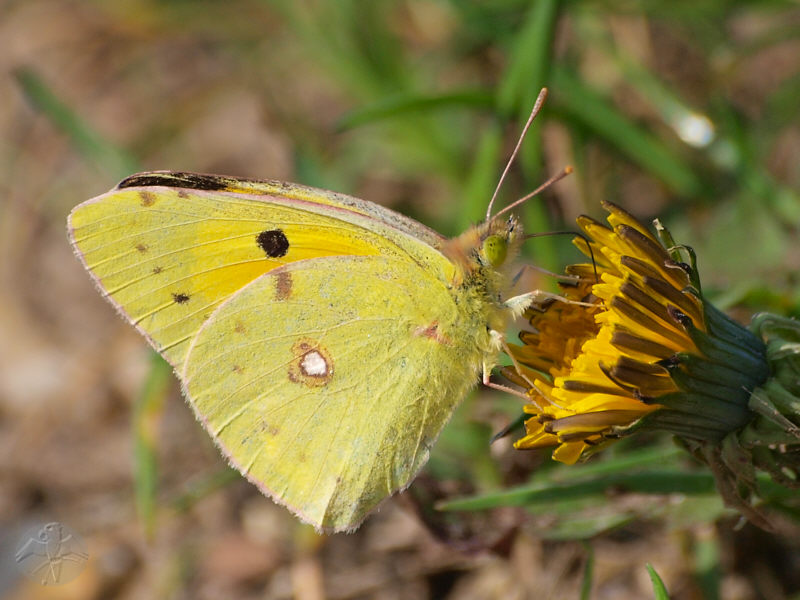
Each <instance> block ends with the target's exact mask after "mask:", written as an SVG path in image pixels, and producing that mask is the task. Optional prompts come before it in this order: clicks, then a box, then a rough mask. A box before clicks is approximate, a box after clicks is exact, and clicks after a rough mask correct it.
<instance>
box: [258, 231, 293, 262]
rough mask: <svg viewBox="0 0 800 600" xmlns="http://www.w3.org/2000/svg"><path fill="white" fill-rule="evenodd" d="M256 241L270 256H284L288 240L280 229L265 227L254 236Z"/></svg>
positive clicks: (287, 248) (287, 249) (287, 247)
mask: <svg viewBox="0 0 800 600" xmlns="http://www.w3.org/2000/svg"><path fill="white" fill-rule="evenodd" d="M256 243H257V244H258V245H259V247H260V248H261V249H262V250H263V251H264V252H265V253H266V255H267V256H269V257H270V258H280V257H281V256H286V253H287V252H288V251H289V240H288V239H286V234H285V233H283V231H281V230H280V229H267V230H264V231H262V232H261V233H259V234H258V235H257V236H256Z"/></svg>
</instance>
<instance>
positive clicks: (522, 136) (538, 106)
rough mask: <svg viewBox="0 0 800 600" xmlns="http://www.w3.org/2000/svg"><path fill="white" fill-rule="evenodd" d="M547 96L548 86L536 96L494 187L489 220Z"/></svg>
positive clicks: (488, 209)
mask: <svg viewBox="0 0 800 600" xmlns="http://www.w3.org/2000/svg"><path fill="white" fill-rule="evenodd" d="M546 98H547V88H542V91H540V92H539V95H538V96H537V97H536V102H534V104H533V110H531V116H530V117H528V122H527V123H525V127H523V128H522V133H521V134H520V136H519V139H518V140H517V145H516V147H515V148H514V152H512V153H511V157H510V158H509V159H508V162H507V163H506V168H505V169H503V174H502V175H500V181H498V182H497V187H495V188H494V194H492V199H491V200H489V206H488V207H487V208H486V220H487V221H488V220H489V217H491V215H492V206H494V201H495V199H496V198H497V194H498V193H499V192H500V188H501V187H502V185H503V182H504V181H505V179H506V175H507V174H508V171H509V169H510V168H511V165H512V164H514V159H516V158H517V154H519V149H520V148H521V147H522V140H524V139H525V135H526V134H527V133H528V129H529V128H530V126H531V123H533V120H534V119H535V118H536V115H538V114H539V111H540V110H542V105H543V104H544V101H545V99H546Z"/></svg>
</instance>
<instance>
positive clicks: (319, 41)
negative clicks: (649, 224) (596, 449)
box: [0, 0, 800, 600]
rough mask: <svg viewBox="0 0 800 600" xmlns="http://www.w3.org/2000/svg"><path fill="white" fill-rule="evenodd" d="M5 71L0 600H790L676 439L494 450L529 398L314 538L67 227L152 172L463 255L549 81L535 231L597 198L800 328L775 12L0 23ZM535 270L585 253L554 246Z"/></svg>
mask: <svg viewBox="0 0 800 600" xmlns="http://www.w3.org/2000/svg"><path fill="white" fill-rule="evenodd" d="M0 68H1V69H2V79H0V596H3V597H8V598H19V599H22V598H25V599H29V598H62V599H72V598H75V599H78V598H80V599H95V598H97V599H100V598H115V599H116V598H119V599H139V598H175V599H181V598H198V599H205V598H243V599H251V598H253V599H255V598H299V599H303V600H306V599H321V598H331V599H349V598H380V599H384V598H385V599H395V598H459V599H460V600H463V599H469V598H476V599H477V598H504V599H509V600H510V599H514V598H577V597H583V598H598V599H599V598H651V597H654V592H653V589H652V586H651V584H650V580H649V576H648V572H647V570H646V565H647V564H651V565H652V566H653V567H654V568H655V569H656V571H657V572H658V573H659V574H660V576H661V577H662V579H663V580H664V582H665V584H666V585H667V587H668V588H669V590H670V593H671V594H672V597H673V598H687V599H694V598H725V599H728V598H731V599H755V598H768V599H773V598H775V599H778V598H798V597H800V541H798V539H797V538H796V537H792V536H791V535H788V534H787V535H772V534H767V533H765V532H763V531H760V530H758V529H756V528H754V527H752V526H750V525H748V524H743V523H741V522H739V520H738V517H737V515H736V514H734V513H732V512H731V511H728V510H726V509H724V507H723V506H722V504H721V502H720V500H719V498H718V497H717V496H716V494H715V492H714V487H713V480H712V479H711V477H710V475H709V474H708V473H707V472H706V471H705V470H704V469H703V468H701V467H700V466H698V465H696V464H695V463H693V461H692V460H691V458H690V457H688V455H686V454H684V453H682V452H680V451H679V450H677V449H676V448H675V447H674V446H673V445H672V443H671V442H670V440H669V439H661V438H656V437H654V438H652V439H648V440H644V441H643V440H642V438H641V437H639V438H637V442H636V444H635V445H632V444H626V443H624V442H623V443H619V444H617V445H616V446H614V447H612V448H611V449H609V450H608V451H606V452H605V453H603V454H601V455H599V456H597V457H595V458H594V459H592V460H591V461H589V462H588V463H587V464H585V465H578V466H575V467H563V466H561V465H556V464H554V463H553V462H552V461H551V460H550V458H549V453H548V452H542V453H520V452H516V451H514V450H513V449H512V448H511V442H512V441H513V438H514V436H512V437H511V438H509V439H503V440H500V441H498V442H496V443H495V444H493V445H492V446H491V447H490V445H489V439H490V438H491V436H492V435H493V433H495V432H497V431H499V430H500V429H502V428H503V427H504V426H506V425H507V424H508V423H510V422H512V421H513V420H514V419H515V418H516V417H517V416H518V415H519V414H520V402H519V400H518V399H516V398H512V397H504V396H502V395H499V394H493V393H488V392H486V391H484V390H480V391H479V392H476V393H475V394H474V395H473V397H471V398H470V399H469V400H468V401H467V402H465V403H464V405H463V406H462V407H461V408H460V409H459V411H458V413H457V414H456V416H455V418H454V420H453V422H452V423H451V424H450V425H449V426H448V428H447V429H446V431H445V433H444V434H443V436H442V438H441V439H440V442H439V443H438V445H437V447H436V449H435V453H434V457H433V459H432V460H431V462H430V465H429V467H427V468H426V469H425V471H424V472H423V474H422V475H421V476H420V477H419V479H418V480H417V482H416V483H415V484H414V485H413V486H412V487H411V489H410V491H409V492H407V493H404V494H402V495H401V496H399V497H396V498H393V499H392V500H390V501H389V502H387V503H385V504H384V505H383V507H382V509H381V510H380V511H379V512H378V513H377V514H375V515H373V516H372V517H371V518H369V519H368V520H367V522H366V523H365V524H364V525H363V526H362V527H361V529H359V530H358V532H357V533H355V534H352V535H337V536H329V537H325V536H318V535H316V534H315V533H314V532H313V530H311V529H310V528H308V527H306V526H303V525H301V524H299V523H298V522H297V521H295V520H294V519H293V518H292V517H290V516H289V514H288V512H287V511H285V510H284V509H282V508H279V507H277V506H276V505H274V504H273V503H272V502H271V501H269V500H268V499H266V498H264V497H262V496H261V495H260V494H259V493H258V491H257V490H256V489H255V488H254V487H253V486H251V485H249V484H248V483H247V482H245V481H244V480H242V479H241V478H240V477H239V476H238V475H237V474H236V473H234V472H232V471H230V470H229V469H227V467H226V465H225V462H224V460H223V459H222V458H221V457H220V456H219V455H218V453H217V451H216V450H215V448H214V447H213V444H212V442H211V441H210V439H209V438H208V437H207V435H206V434H205V433H204V432H203V431H202V429H201V427H200V426H199V424H198V423H196V422H195V420H194V418H193V416H192V414H191V411H190V409H189V408H188V407H187V406H186V405H185V403H184V401H183V399H182V398H181V396H180V392H179V389H178V385H177V383H176V381H175V380H174V378H173V377H172V376H171V375H170V374H169V373H168V372H167V371H166V369H164V367H163V365H162V363H160V362H159V361H157V360H155V359H154V358H152V357H151V354H150V352H149V350H148V348H147V346H146V344H145V342H144V340H142V339H141V338H140V337H139V336H138V334H137V333H136V332H135V331H134V330H133V329H132V328H131V327H129V326H128V325H127V324H125V323H123V322H122V320H121V319H119V318H118V317H117V316H116V314H115V313H114V310H113V309H112V308H111V306H110V305H108V304H106V303H105V302H104V301H103V300H102V298H101V297H100V295H99V294H98V293H97V292H96V290H95V289H94V288H93V285H92V283H91V281H90V279H89V277H88V276H87V275H86V273H84V272H83V270H82V268H81V267H80V265H79V264H78V261H77V260H76V259H75V258H74V257H73V256H72V252H71V250H70V248H69V246H68V244H67V240H66V233H65V219H66V215H67V214H68V212H69V211H70V209H71V208H72V207H73V206H75V205H76V204H78V203H79V202H81V201H83V200H85V199H88V198H91V197H93V196H95V195H98V194H101V193H103V192H105V191H107V190H108V189H110V188H111V187H112V186H113V185H114V184H115V183H116V182H117V181H119V180H120V179H121V178H122V177H124V176H126V175H129V174H131V173H133V172H136V171H137V170H145V169H173V170H191V171H200V172H212V173H223V174H228V175H237V176H246V177H263V178H274V179H283V180H291V181H297V182H301V183H304V184H307V185H314V186H318V187H323V188H328V189H333V190H336V191H340V192H345V193H350V194H353V195H356V196H358V197H361V198H365V199H368V200H372V201H374V202H379V203H381V204H385V205H387V206H391V207H392V208H394V209H397V210H400V211H402V212H404V213H406V214H408V215H410V216H412V217H414V218H416V219H418V220H420V221H422V222H424V223H426V224H428V225H430V226H432V227H435V228H436V229H438V230H439V231H441V232H443V233H446V234H455V233H458V232H459V231H461V230H463V229H464V228H465V227H466V226H467V225H468V224H469V223H471V222H475V221H478V220H480V218H481V216H482V214H483V212H484V211H485V207H486V203H487V201H488V199H489V197H490V196H491V193H492V190H493V188H494V186H495V184H496V182H497V180H498V178H499V175H500V173H501V172H502V169H503V166H504V163H505V161H506V159H507V158H508V156H509V154H510V152H511V150H512V149H513V146H514V143H515V142H516V138H517V136H518V134H519V132H520V130H521V127H522V124H523V123H524V121H525V119H526V118H527V115H528V113H529V112H530V109H531V107H532V104H533V100H534V99H535V97H536V95H537V93H538V91H539V89H540V88H541V87H542V86H544V85H546V86H548V87H549V88H550V92H551V93H550V98H549V100H548V101H547V104H546V106H545V108H544V110H543V112H542V114H541V115H540V116H539V117H538V119H537V120H536V122H535V124H534V126H533V128H532V130H531V132H530V133H529V135H528V137H527V139H526V141H525V145H524V148H523V152H522V154H521V157H520V159H519V161H518V162H517V163H516V164H515V166H514V168H513V169H512V171H511V174H510V176H509V179H508V181H507V182H506V184H505V186H504V189H503V193H502V195H501V201H502V202H503V203H507V202H510V201H512V200H514V199H516V198H518V197H521V196H522V195H524V194H525V193H527V192H529V191H531V190H532V189H533V188H535V187H536V186H537V185H538V184H539V183H540V182H541V181H543V180H544V179H545V178H546V177H547V176H548V174H553V173H555V172H557V171H559V170H561V169H562V168H563V167H564V166H565V165H568V164H569V165H573V166H574V167H575V173H574V174H573V175H571V176H570V177H569V178H567V179H566V180H564V181H563V182H561V183H559V184H557V185H555V186H554V187H552V188H551V189H549V190H547V191H546V192H545V193H544V194H542V195H541V196H540V197H539V198H537V199H535V200H533V201H531V202H529V203H528V204H527V205H526V206H525V208H524V210H523V211H522V213H523V219H524V221H525V224H526V229H527V230H528V231H553V230H564V229H570V228H571V227H572V223H573V222H574V221H573V219H574V217H575V216H576V215H578V214H580V213H588V214H590V215H593V216H595V217H597V218H602V215H601V211H600V207H599V201H600V200H602V199H606V200H611V201H613V202H616V203H618V204H620V205H622V206H623V207H625V208H626V209H628V210H629V211H631V212H633V213H634V214H635V215H637V216H639V217H641V218H643V219H651V218H653V217H655V216H658V217H660V218H661V219H662V220H663V221H664V222H665V223H666V224H667V225H668V226H669V227H670V228H671V229H672V232H673V235H674V236H675V238H676V239H677V240H678V241H680V242H683V243H686V244H689V245H692V246H694V248H695V249H696V250H697V252H698V254H699V260H700V263H699V265H700V269H701V276H702V278H703V282H704V286H705V288H704V289H705V292H706V293H707V294H708V295H709V296H711V297H712V298H713V299H715V301H716V302H717V303H718V304H720V305H722V306H724V307H726V308H730V309H735V313H734V314H736V315H737V316H738V317H740V318H741V319H743V320H745V321H746V320H747V319H749V315H750V314H751V313H752V312H754V311H757V310H762V309H769V310H772V311H774V312H779V313H782V314H789V315H798V314H800V282H798V276H797V273H798V267H800V240H798V238H797V233H798V227H799V226H800V196H798V189H800V161H798V158H797V157H798V155H800V111H799V110H798V107H800V101H799V99H800V5H798V3H797V2H796V1H779V0H764V1H762V2H757V3H756V2H744V1H734V0H692V1H684V0H674V1H672V2H653V1H650V0H626V1H624V2H619V1H614V2H612V1H608V0H586V1H583V2H568V1H566V0H562V1H558V0H537V1H529V0H501V1H498V2H478V1H470V0H376V1H373V2H356V1H355V0H340V1H335V2H334V1H329V2H325V1H304V2H295V1H284V0H228V1H227V2H215V1H211V0H169V1H168V0H160V1H159V0H111V1H100V0H96V1H91V0H16V1H15V0H2V1H0ZM526 253H527V256H526V259H525V260H527V261H530V262H533V263H535V264H537V265H539V266H543V267H545V268H548V269H552V270H560V269H561V268H562V267H563V265H564V264H565V263H566V262H568V261H574V260H575V259H577V253H576V252H575V251H573V250H571V246H570V244H569V236H563V237H561V238H556V237H545V238H539V239H536V240H532V241H531V242H529V245H528V247H527V248H526ZM531 285H535V286H536V287H540V288H544V289H547V288H552V287H553V281H552V280H551V279H549V278H547V277H545V276H539V278H538V279H536V280H535V281H532V282H531ZM645 442H646V443H645ZM634 476H636V477H637V478H634ZM520 486H526V487H520ZM520 490H522V492H524V493H522V492H521V491H520ZM476 496H477V497H478V500H477V501H475V502H473V503H471V504H465V503H462V504H458V503H456V502H453V501H455V500H456V499H458V498H464V497H476ZM442 501H448V502H450V504H449V505H447V506H444V505H442V504H441V502H442ZM443 509H449V510H443ZM53 521H57V522H60V523H63V524H64V525H66V526H68V527H69V528H70V529H71V530H72V531H73V532H75V533H76V534H77V535H78V536H80V538H82V539H83V540H84V541H85V543H86V548H87V550H88V554H89V561H88V563H87V564H86V567H85V569H84V570H83V572H82V573H81V574H80V575H79V576H78V577H77V578H76V579H75V580H74V581H72V582H70V583H68V584H65V585H61V586H42V585H40V584H39V583H37V582H36V581H32V580H30V579H28V578H25V577H23V576H22V575H21V574H20V572H19V570H18V569H17V566H18V565H17V564H15V560H14V553H15V552H16V550H17V549H18V548H19V544H20V539H21V538H20V536H23V532H25V531H26V529H28V528H30V527H34V528H36V527H38V525H37V524H42V523H48V522H53Z"/></svg>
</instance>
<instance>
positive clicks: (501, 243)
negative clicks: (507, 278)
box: [483, 235, 508, 267]
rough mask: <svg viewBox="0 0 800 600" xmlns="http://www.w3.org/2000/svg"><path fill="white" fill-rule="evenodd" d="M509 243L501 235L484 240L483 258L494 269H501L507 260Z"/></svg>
mask: <svg viewBox="0 0 800 600" xmlns="http://www.w3.org/2000/svg"><path fill="white" fill-rule="evenodd" d="M507 253H508V241H507V240H506V239H505V238H504V237H502V236H499V235H490V236H489V237H487V238H486V239H485V240H483V256H484V258H485V259H486V260H487V261H488V262H489V264H490V265H492V266H493V267H499V266H500V265H502V264H503V262H504V261H505V260H506V255H507Z"/></svg>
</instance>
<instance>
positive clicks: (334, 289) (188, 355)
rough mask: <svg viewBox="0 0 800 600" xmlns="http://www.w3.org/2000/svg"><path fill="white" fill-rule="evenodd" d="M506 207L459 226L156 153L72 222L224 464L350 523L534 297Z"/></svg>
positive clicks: (95, 268) (404, 473) (110, 295)
mask: <svg viewBox="0 0 800 600" xmlns="http://www.w3.org/2000/svg"><path fill="white" fill-rule="evenodd" d="M501 212H502V211H501ZM498 215H500V213H498ZM498 215H495V217H487V219H486V220H485V221H484V222H482V223H480V224H478V225H475V226H473V227H471V228H469V229H468V230H467V231H466V232H464V233H463V234H461V235H460V236H458V237H455V238H452V239H448V238H445V237H443V236H442V235H440V234H438V233H436V232H435V231H433V230H432V229H429V228H428V227H426V226H424V225H422V224H420V223H418V222H416V221H414V220H413V219H410V218H408V217H406V216H404V215H402V214H400V213H397V212H394V211H392V210H390V209H388V208H384V207H382V206H380V205H377V204H373V203H371V202H367V201H363V200H359V199H356V198H352V197H349V196H345V195H342V194H337V193H334V192H329V191H324V190H319V189H314V188H310V187H305V186H301V185H296V184H290V183H283V182H279V181H256V180H249V179H239V178H231V177H221V176H215V175H200V174H194V173H182V172H170V171H159V172H149V173H140V174H137V175H133V176H131V177H128V178H127V179H125V180H123V181H122V182H120V183H119V184H118V185H117V186H116V187H115V188H114V189H112V190H111V191H110V192H108V193H106V194H103V195H101V196H98V197H96V198H94V199H92V200H88V201H86V202H84V203H83V204H80V205H79V206H77V207H76V208H75V209H74V210H73V211H72V213H71V214H70V216H69V222H68V230H69V239H70V242H71V244H72V246H73V248H74V250H75V253H76V254H77V256H78V257H79V259H80V260H81V262H82V263H83V265H84V266H85V267H86V269H87V270H88V271H89V273H91V275H92V277H93V278H94V280H95V282H96V284H97V286H98V288H99V289H100V291H101V292H102V293H103V295H104V296H105V297H106V298H107V299H108V300H110V301H111V303H112V304H113V305H114V306H115V307H116V308H117V310H118V311H119V312H120V313H121V314H122V315H123V316H124V317H125V318H126V319H127V320H128V321H129V322H130V323H131V324H133V325H134V326H135V327H136V328H137V329H138V330H139V332H140V333H142V335H144V336H145V338H146V339H147V340H148V342H149V343H150V345H151V346H152V347H153V348H155V349H156V350H157V351H158V352H159V353H160V354H161V355H162V356H163V357H164V358H165V359H166V360H167V361H168V362H169V363H170V365H172V367H173V368H174V370H175V372H176V374H177V376H178V378H179V379H180V382H181V385H182V388H183V392H184V395H185V396H186V398H187V400H188V402H189V404H190V405H191V406H192V408H193V409H194V412H195V414H196V416H197V418H198V419H199V420H200V421H201V423H202V424H203V426H204V427H205V429H206V430H207V431H208V433H209V434H210V435H211V437H212V438H213V439H214V441H215V442H216V444H217V445H218V446H219V448H220V449H221V451H222V453H223V454H224V455H225V456H226V457H227V459H228V461H229V462H230V463H231V465H233V466H234V467H235V468H236V469H238V470H239V471H240V472H241V473H242V474H243V475H244V476H245V477H246V478H247V479H248V480H250V481H251V482H252V483H254V484H255V485H256V486H258V488H259V489H260V490H261V491H262V492H264V493H265V494H266V495H268V496H270V497H272V498H273V499H274V500H275V501H277V502H278V503H280V504H283V505H285V506H287V507H288V508H289V509H290V510H291V511H293V512H294V513H295V514H296V515H297V516H298V517H300V518H301V519H302V520H303V521H306V522H308V523H310V524H312V525H314V526H315V527H316V528H317V529H319V530H323V531H350V530H353V529H354V528H356V527H357V526H358V525H359V524H360V523H361V522H362V521H363V519H364V518H365V516H366V515H367V514H368V513H369V512H370V511H371V510H373V509H374V508H375V507H376V506H377V505H378V504H380V502H381V501H382V500H384V499H385V498H387V497H388V496H390V495H391V494H393V493H395V492H396V491H398V490H402V489H404V488H405V487H407V486H408V485H409V484H410V483H411V481H412V480H413V478H414V476H415V474H416V473H417V472H418V471H419V470H420V468H421V467H422V466H423V465H424V464H425V462H426V461H427V459H428V456H429V454H430V449H431V446H432V445H433V444H434V442H435V440H436V438H437V436H438V435H439V433H440V431H441V430H442V428H443V427H444V425H445V424H446V422H447V421H448V419H449V418H450V416H451V414H452V413H453V411H454V409H455V407H456V406H457V405H458V404H459V402H460V401H461V400H462V399H463V398H464V397H465V396H466V395H467V393H468V392H469V390H470V389H471V388H472V387H473V386H474V385H475V384H476V382H478V381H479V380H480V379H481V378H482V379H483V381H484V382H485V383H489V374H490V372H491V369H492V367H493V366H495V364H496V362H497V359H498V354H499V351H500V349H501V345H502V340H503V332H504V331H505V330H506V327H507V325H508V324H509V322H510V320H511V319H513V318H514V316H515V315H518V314H520V313H521V312H522V311H523V310H524V309H525V308H526V307H527V306H528V304H529V303H530V301H531V299H532V295H531V294H530V293H529V294H523V295H520V296H511V294H510V284H511V282H510V277H509V275H510V273H509V268H510V267H509V265H510V264H511V262H512V259H513V258H514V257H515V256H516V254H517V252H518V249H519V246H520V243H521V241H522V229H521V227H520V224H519V223H518V221H517V219H516V218H514V217H505V216H504V217H503V218H500V217H499V216H498Z"/></svg>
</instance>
